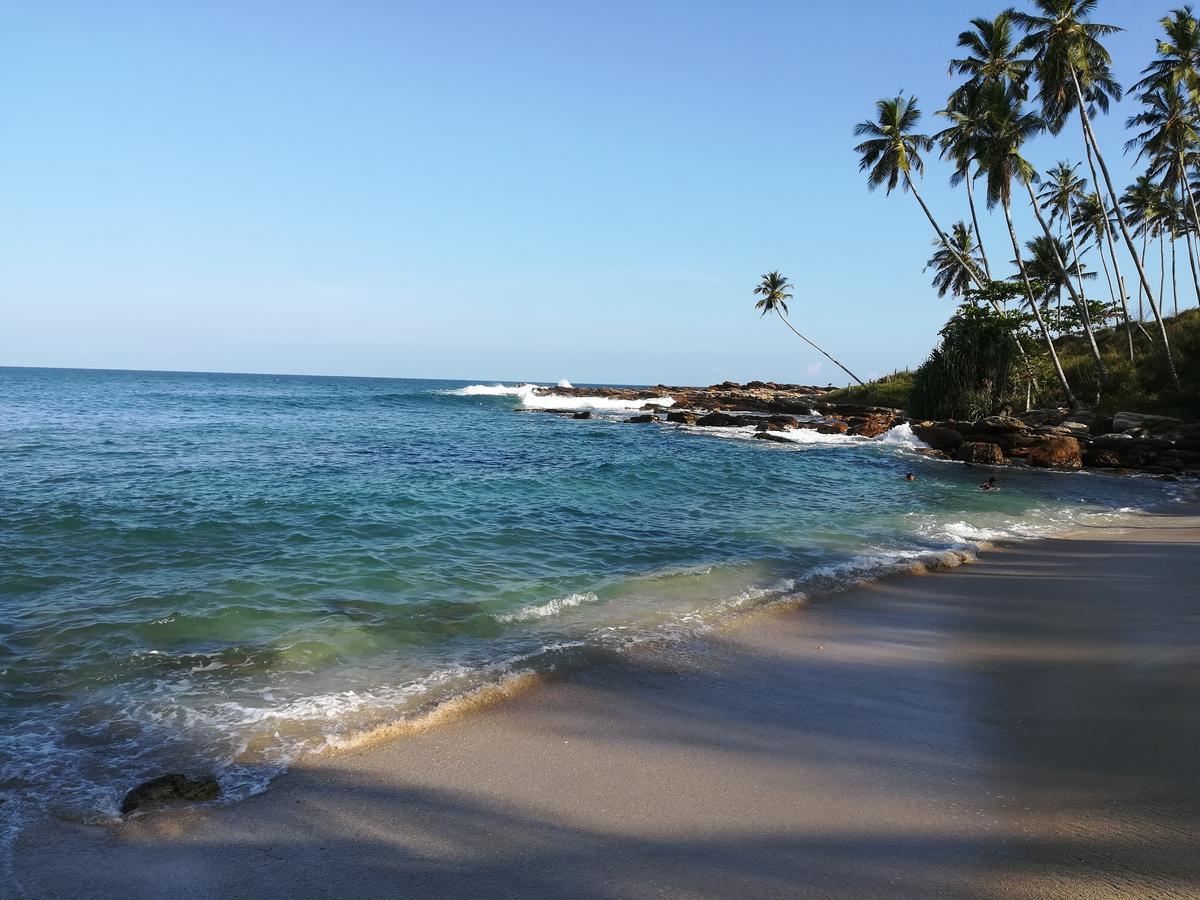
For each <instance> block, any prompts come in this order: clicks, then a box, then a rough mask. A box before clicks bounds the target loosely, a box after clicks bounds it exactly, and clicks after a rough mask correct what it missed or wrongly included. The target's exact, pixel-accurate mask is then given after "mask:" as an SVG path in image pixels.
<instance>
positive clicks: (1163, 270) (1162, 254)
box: [1158, 226, 1167, 303]
mask: <svg viewBox="0 0 1200 900" xmlns="http://www.w3.org/2000/svg"><path fill="white" fill-rule="evenodd" d="M1166 244H1167V229H1166V228H1165V227H1163V226H1159V229H1158V299H1159V301H1160V302H1162V303H1166V302H1167V288H1166V284H1167V256H1166Z"/></svg>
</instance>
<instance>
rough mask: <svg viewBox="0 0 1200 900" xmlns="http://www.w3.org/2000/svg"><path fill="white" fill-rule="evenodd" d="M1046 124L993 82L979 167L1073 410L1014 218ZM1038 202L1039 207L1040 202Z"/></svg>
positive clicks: (1071, 395) (1016, 94)
mask: <svg viewBox="0 0 1200 900" xmlns="http://www.w3.org/2000/svg"><path fill="white" fill-rule="evenodd" d="M1042 127H1043V125H1042V120H1041V119H1040V118H1039V117H1038V116H1036V115H1034V114H1033V113H1028V112H1025V111H1023V110H1022V109H1021V98H1020V94H1019V92H1018V91H1017V90H1016V89H1014V88H1011V87H1008V88H1006V87H1004V86H1003V85H1000V84H994V85H991V86H989V87H988V88H987V115H986V117H985V123H984V129H983V132H982V133H981V134H980V135H979V139H978V154H977V156H978V160H979V167H980V169H981V171H982V172H983V175H984V177H985V179H986V183H987V205H988V208H989V209H992V208H994V207H995V206H996V204H997V203H999V204H1000V206H1001V207H1002V208H1003V210H1004V221H1005V222H1006V223H1007V224H1008V236H1009V240H1011V241H1012V248H1013V255H1014V256H1015V258H1016V263H1017V270H1018V272H1019V274H1020V276H1021V280H1022V281H1023V282H1024V285H1025V294H1026V296H1027V297H1028V299H1029V308H1030V310H1031V311H1032V312H1033V316H1034V319H1035V320H1036V321H1037V325H1038V330H1039V331H1041V333H1042V339H1043V340H1045V342H1046V347H1047V349H1048V350H1049V351H1050V359H1051V362H1052V363H1053V364H1054V373H1055V375H1057V376H1058V381H1059V383H1060V384H1061V385H1062V389H1063V393H1064V394H1065V395H1066V398H1067V403H1068V404H1069V405H1070V406H1071V408H1072V409H1075V408H1077V407H1078V405H1079V404H1078V401H1077V400H1076V399H1075V394H1074V393H1073V392H1072V391H1071V385H1070V383H1069V382H1068V381H1067V376H1066V373H1065V372H1063V367H1062V363H1061V362H1060V361H1059V358H1058V351H1057V350H1055V348H1054V341H1053V339H1052V338H1051V337H1050V331H1049V329H1047V328H1046V321H1045V319H1043V318H1042V313H1041V310H1039V309H1038V304H1037V298H1036V297H1035V295H1034V291H1033V285H1032V284H1031V283H1030V280H1029V274H1028V273H1027V272H1026V271H1025V266H1024V264H1023V263H1022V261H1021V244H1020V242H1019V241H1018V240H1017V230H1016V228H1015V227H1014V225H1013V220H1012V183H1013V179H1014V178H1015V179H1017V180H1018V181H1020V182H1022V183H1023V184H1025V185H1026V186H1027V187H1028V186H1029V185H1030V184H1031V182H1032V181H1033V179H1034V176H1035V174H1036V173H1035V172H1034V169H1033V166H1032V165H1030V163H1029V161H1028V160H1026V159H1025V158H1024V157H1023V156H1021V145H1022V144H1024V143H1025V141H1026V140H1028V139H1029V138H1031V137H1033V136H1034V135H1036V134H1037V133H1038V132H1040V131H1041V130H1042ZM1030 193H1031V194H1032V188H1030ZM1034 205H1035V206H1036V203H1035V204H1034Z"/></svg>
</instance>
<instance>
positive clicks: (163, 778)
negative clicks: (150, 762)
mask: <svg viewBox="0 0 1200 900" xmlns="http://www.w3.org/2000/svg"><path fill="white" fill-rule="evenodd" d="M219 796H221V786H220V785H219V784H218V783H217V779H215V778H214V777H213V776H212V775H202V776H200V777H199V778H188V777H186V776H184V775H180V774H179V773H177V772H175V773H172V774H170V775H160V776H159V777H158V778H152V779H151V780H150V781H147V782H145V783H144V784H139V785H138V786H137V787H135V788H134V789H133V790H131V791H130V792H129V793H128V794H126V795H125V799H124V800H122V801H121V815H123V816H125V815H128V814H129V813H131V812H133V811H134V810H136V809H141V808H143V807H146V806H162V805H164V804H168V803H180V802H190V803H204V802H206V801H208V800H216V799H217V798H218V797H219Z"/></svg>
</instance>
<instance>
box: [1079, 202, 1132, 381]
mask: <svg viewBox="0 0 1200 900" xmlns="http://www.w3.org/2000/svg"><path fill="white" fill-rule="evenodd" d="M1075 216H1076V219H1077V221H1078V224H1077V225H1076V226H1075V239H1076V240H1077V241H1079V242H1081V243H1083V244H1087V243H1088V242H1089V241H1090V242H1091V243H1092V245H1093V246H1094V247H1095V248H1096V255H1097V256H1099V257H1100V265H1101V266H1103V268H1104V280H1105V281H1106V282H1108V294H1109V297H1110V298H1111V299H1112V302H1113V303H1116V302H1117V300H1118V298H1119V299H1120V301H1121V315H1122V317H1123V318H1124V321H1125V337H1126V339H1127V343H1128V344H1129V362H1130V364H1131V365H1135V366H1136V361H1135V358H1134V354H1133V324H1132V322H1131V321H1130V316H1129V302H1128V299H1127V298H1126V296H1125V282H1124V280H1122V278H1121V270H1120V268H1119V267H1118V266H1117V264H1116V263H1117V260H1116V248H1115V247H1114V246H1113V241H1112V227H1111V224H1110V222H1109V213H1108V209H1107V208H1106V207H1105V205H1104V202H1103V201H1102V200H1101V199H1100V195H1099V194H1094V193H1093V194H1087V195H1085V196H1084V197H1082V198H1080V200H1079V204H1078V206H1076V208H1075ZM1105 249H1107V250H1108V251H1109V256H1110V257H1111V258H1112V260H1113V268H1114V270H1115V271H1116V278H1117V283H1116V286H1115V288H1114V286H1113V276H1112V273H1110V272H1109V269H1108V260H1107V259H1105V256H1104V251H1105ZM1138 327H1141V326H1140V325H1139V326H1138Z"/></svg>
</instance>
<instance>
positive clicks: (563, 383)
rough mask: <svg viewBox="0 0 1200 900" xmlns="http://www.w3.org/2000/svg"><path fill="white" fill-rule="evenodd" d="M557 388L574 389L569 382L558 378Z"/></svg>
mask: <svg viewBox="0 0 1200 900" xmlns="http://www.w3.org/2000/svg"><path fill="white" fill-rule="evenodd" d="M558 386H559V387H561V388H569V387H574V386H575V385H573V384H571V382H569V381H567V379H565V378H560V379H558Z"/></svg>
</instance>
